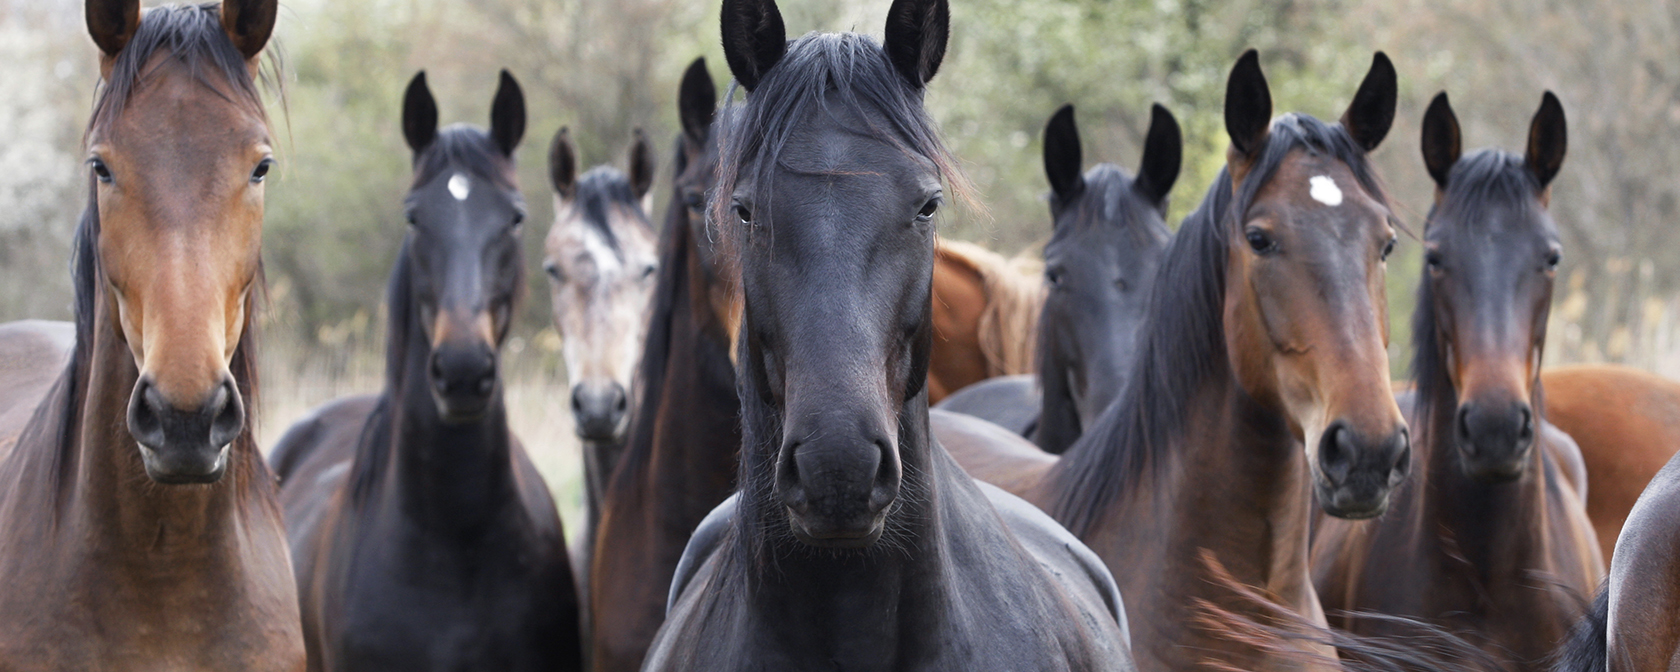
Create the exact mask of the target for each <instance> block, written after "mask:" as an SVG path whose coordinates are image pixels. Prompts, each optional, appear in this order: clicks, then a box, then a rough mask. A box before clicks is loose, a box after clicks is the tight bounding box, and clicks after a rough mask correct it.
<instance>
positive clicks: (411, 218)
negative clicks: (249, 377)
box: [271, 70, 582, 671]
mask: <svg viewBox="0 0 1680 672" xmlns="http://www.w3.org/2000/svg"><path fill="white" fill-rule="evenodd" d="M437 123H438V112H437V102H436V100H435V99H433V97H432V93H431V90H430V89H429V88H428V87H427V85H426V76H425V73H424V72H422V73H420V74H418V75H416V76H415V77H414V79H413V80H412V81H411V82H410V83H409V85H408V90H407V92H406V94H405V95H404V98H403V116H402V131H403V136H404V138H405V139H406V140H407V141H408V146H409V147H410V148H411V149H412V150H413V152H414V158H413V166H414V181H413V186H412V187H411V188H410V190H409V193H408V197H407V198H406V199H405V203H404V207H405V216H406V219H407V221H408V232H407V234H406V235H404V237H403V244H402V249H401V251H400V252H399V253H398V255H397V262H396V267H395V268H394V269H393V270H392V273H391V283H390V289H389V290H388V294H387V297H386V301H387V304H388V306H389V315H390V317H389V326H388V332H387V337H386V338H387V342H386V355H385V363H386V364H385V389H384V391H382V392H381V393H380V394H379V395H377V396H375V397H367V396H361V397H350V398H347V399H342V400H338V401H334V402H329V403H328V404H327V405H326V406H324V407H322V408H320V409H318V410H316V411H315V412H314V413H312V414H311V415H310V416H309V417H306V418H305V419H303V420H302V421H300V422H299V423H298V424H296V425H293V426H292V427H291V429H289V430H287V432H286V434H285V435H284V436H282V437H281V439H280V441H279V442H278V443H277V444H276V445H275V447H274V450H273V455H272V458H271V459H272V460H273V463H274V465H275V467H276V471H277V472H278V473H279V474H280V477H281V479H282V485H281V493H280V498H281V504H282V505H283V506H284V507H285V511H286V523H287V527H288V531H289V535H290V539H291V543H292V560H293V563H294V565H295V569H296V572H297V581H298V586H299V598H300V603H301V605H302V612H303V613H302V616H303V628H304V639H305V642H306V644H307V646H308V648H309V661H310V669H311V670H343V669H401V670H439V671H442V670H460V669H497V670H545V671H546V670H576V669H580V668H581V667H582V660H581V658H580V647H579V642H578V613H577V596H576V593H575V588H574V586H573V583H572V570H571V566H570V563H569V561H568V559H567V556H566V544H565V539H564V536H563V534H562V531H561V527H560V518H559V515H558V514H557V513H556V511H555V508H554V502H553V501H552V500H551V499H550V498H549V493H548V487H547V486H546V485H545V484H544V483H543V479H542V477H541V475H539V474H538V472H537V469H536V467H535V465H533V464H532V463H531V459H530V457H529V456H527V455H526V453H525V450H524V448H523V447H522V446H521V445H520V443H519V441H518V439H517V438H515V437H514V436H513V435H512V433H511V432H510V431H509V429H508V421H507V408H506V406H505V405H504V402H503V396H502V395H503V392H502V385H501V382H500V379H499V376H498V369H499V366H498V359H499V357H498V352H499V351H500V349H501V346H502V343H503V341H504V340H505V339H506V338H507V333H508V329H509V327H510V324H511V321H512V316H513V315H514V314H516V311H515V309H516V307H517V303H518V298H519V289H520V288H521V287H522V286H523V282H524V267H523V257H522V255H521V251H520V247H521V245H520V237H521V229H522V226H521V225H522V222H523V221H524V218H525V204H524V200H523V199H522V198H521V197H520V194H519V187H518V184H517V182H516V181H515V180H516V176H515V172H514V168H515V164H514V161H513V153H514V149H515V148H516V147H517V146H518V145H519V141H520V138H521V137H522V136H523V135H524V132H525V98H524V95H523V93H522V92H521V91H520V88H519V84H518V82H516V81H515V80H514V79H513V77H512V76H511V75H509V74H508V72H507V71H506V70H503V71H502V73H501V82H500V85H499V86H498V87H497V90H496V95H495V99H494V102H493V103H492V106H491V112H490V128H489V131H488V132H486V131H484V130H481V129H479V128H476V127H471V126H466V125H460V124H458V125H454V126H449V127H446V128H443V129H441V130H440V129H439V128H438V126H437Z"/></svg>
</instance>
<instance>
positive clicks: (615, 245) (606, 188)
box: [575, 166, 651, 252]
mask: <svg viewBox="0 0 1680 672" xmlns="http://www.w3.org/2000/svg"><path fill="white" fill-rule="evenodd" d="M576 188H577V191H576V192H575V193H576V194H577V203H578V205H579V206H580V209H581V211H582V213H583V217H582V219H583V221H584V225H585V226H588V227H589V228H590V229H593V230H594V231H595V233H597V234H600V236H601V240H604V241H606V243H607V247H608V248H609V249H611V250H612V251H613V252H618V251H619V241H618V234H617V233H616V232H614V231H613V228H612V219H611V218H610V216H609V215H610V212H609V208H610V207H611V206H613V205H618V206H622V207H624V208H628V209H629V210H630V211H632V212H635V213H636V214H637V215H638V218H637V221H638V222H641V223H642V224H644V225H646V224H648V221H647V213H644V212H642V206H641V203H640V202H638V201H637V199H636V196H635V194H633V193H631V191H630V178H628V177H626V176H625V175H624V171H621V170H619V169H617V168H614V167H612V166H596V167H594V168H590V169H589V171H588V172H586V173H584V174H583V175H581V176H579V177H578V179H577V187H576ZM650 228H651V227H650Z"/></svg>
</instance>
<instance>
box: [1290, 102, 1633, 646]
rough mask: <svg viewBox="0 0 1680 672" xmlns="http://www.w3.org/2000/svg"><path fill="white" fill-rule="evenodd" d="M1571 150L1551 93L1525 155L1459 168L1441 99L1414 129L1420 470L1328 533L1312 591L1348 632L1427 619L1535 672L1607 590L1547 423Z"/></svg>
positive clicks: (1328, 526) (1321, 540) (1414, 412)
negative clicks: (1417, 133) (1419, 172)
mask: <svg viewBox="0 0 1680 672" xmlns="http://www.w3.org/2000/svg"><path fill="white" fill-rule="evenodd" d="M1565 137H1566V136H1565V127H1564V115H1563V108H1562V107H1561V106H1560V105H1559V104H1558V101H1557V98H1555V97H1553V96H1552V94H1551V93H1550V92H1548V93H1546V95H1545V97H1544V98H1543V100H1542V102H1541V105H1540V111H1539V112H1538V113H1537V114H1535V116H1534V120H1533V123H1532V125H1531V127H1530V130H1529V136H1528V138H1529V139H1528V149H1527V154H1526V155H1523V156H1519V155H1516V154H1512V153H1508V152H1504V151H1500V150H1497V149H1487V150H1482V151H1479V152H1476V153H1473V154H1470V155H1468V156H1464V157H1462V158H1460V154H1461V149H1460V148H1461V141H1460V132H1459V126H1458V119H1457V118H1456V117H1455V116H1454V115H1453V111H1452V107H1451V106H1450V105H1449V104H1448V102H1447V94H1445V93H1442V94H1440V95H1438V96H1436V97H1435V100H1434V102H1433V103H1431V104H1430V106H1429V110H1428V112H1426V113H1425V115H1424V119H1423V143H1422V146H1423V158H1424V163H1425V164H1426V165H1427V166H1428V168H1429V174H1430V175H1431V176H1432V177H1434V179H1435V182H1436V185H1437V187H1438V188H1437V191H1436V203H1435V207H1434V208H1433V209H1431V211H1430V213H1429V218H1428V220H1427V224H1426V225H1425V230H1424V246H1425V255H1424V258H1425V265H1426V266H1427V269H1426V272H1425V273H1424V274H1423V278H1422V280H1421V282H1420V283H1419V287H1418V303H1417V312H1416V314H1415V315H1414V317H1413V319H1412V325H1413V326H1412V333H1413V335H1414V343H1415V344H1416V347H1417V353H1416V356H1415V358H1414V359H1413V370H1412V375H1413V378H1414V380H1415V381H1416V387H1415V390H1414V391H1412V392H1410V393H1408V395H1407V396H1410V397H1411V399H1410V402H1411V403H1409V404H1406V403H1403V406H1405V407H1407V410H1408V411H1409V416H1408V418H1409V421H1410V425H1411V427H1412V429H1413V437H1414V440H1413V442H1412V444H1413V446H1414V448H1415V449H1416V451H1417V453H1416V454H1417V460H1418V464H1419V466H1420V470H1421V473H1420V474H1418V476H1417V477H1416V478H1414V479H1412V480H1411V481H1410V482H1408V483H1406V484H1405V485H1403V486H1401V487H1400V488H1399V490H1397V491H1396V493H1395V496H1394V504H1393V505H1392V507H1391V510H1390V512H1389V514H1388V515H1386V516H1383V517H1382V518H1380V519H1378V520H1375V521H1370V522H1351V521H1342V520H1335V519H1326V520H1323V521H1320V526H1319V527H1318V529H1317V530H1316V532H1315V535H1314V540H1313V556H1312V567H1313V577H1314V583H1315V584H1316V586H1317V588H1318V593H1319V597H1320V599H1321V600H1322V602H1323V604H1324V608H1325V611H1327V612H1330V613H1331V614H1333V617H1332V622H1335V623H1336V624H1337V625H1338V626H1339V627H1341V628H1343V629H1345V630H1348V631H1350V632H1353V633H1355V634H1359V635H1403V634H1406V633H1407V632H1409V631H1411V626H1410V624H1405V625H1400V624H1397V623H1396V622H1394V621H1393V620H1391V619H1383V618H1361V617H1360V616H1361V614H1359V613H1352V612H1370V613H1376V614H1384V615H1393V616H1404V617H1407V618H1412V619H1421V620H1423V621H1425V622H1428V623H1432V624H1435V625H1437V626H1440V627H1443V628H1446V629H1448V630H1451V631H1453V632H1455V633H1460V634H1461V635H1465V636H1469V637H1473V638H1475V639H1476V640H1477V642H1478V643H1479V644H1480V645H1481V646H1482V647H1483V648H1484V650H1486V651H1487V652H1488V653H1489V654H1492V655H1495V656H1498V657H1502V658H1506V659H1507V660H1509V662H1510V667H1511V668H1512V669H1519V670H1538V669H1543V659H1544V658H1545V657H1546V655H1547V654H1549V653H1551V652H1552V651H1553V649H1555V648H1556V647H1557V645H1558V643H1559V642H1560V641H1561V640H1562V639H1563V636H1564V634H1565V633H1566V632H1568V630H1569V627H1570V625H1571V624H1572V623H1574V622H1575V620H1576V619H1577V618H1579V617H1580V615H1581V611H1582V606H1583V603H1584V597H1585V596H1586V595H1590V594H1591V593H1592V591H1593V589H1594V588H1595V587H1596V586H1597V585H1598V582H1599V580H1600V578H1601V577H1602V576H1603V573H1604V560H1603V558H1602V557H1601V556H1600V553H1599V550H1598V543H1597V539H1596V537H1595V536H1594V534H1593V529H1592V526H1591V524H1590V523H1589V521H1588V520H1587V516H1586V510H1585V508H1584V505H1583V503H1582V499H1581V496H1580V493H1579V486H1580V481H1581V480H1582V478H1583V477H1582V475H1581V474H1580V473H1579V472H1580V467H1579V464H1580V461H1581V458H1580V454H1579V452H1578V451H1577V449H1576V447H1575V444H1574V442H1573V441H1571V440H1570V439H1569V437H1568V436H1567V435H1565V434H1564V433H1563V432H1561V431H1558V429H1557V428H1555V427H1552V426H1551V425H1550V424H1548V423H1547V422H1546V416H1547V406H1546V405H1545V404H1543V403H1542V399H1543V396H1542V394H1541V388H1540V382H1539V364H1540V356H1539V355H1540V352H1541V350H1542V349H1543V347H1544V345H1545V327H1546V318H1547V316H1548V315H1549V314H1550V312H1551V298H1552V283H1553V281H1554V279H1555V277H1556V272H1557V263H1558V259H1559V256H1560V252H1561V247H1560V242H1559V240H1558V233H1557V227H1556V225H1554V224H1553V223H1552V220H1551V217H1549V216H1547V214H1546V205H1547V202H1548V198H1547V196H1548V193H1549V192H1548V185H1549V184H1550V183H1551V180H1552V178H1553V177H1554V176H1555V175H1557V172H1558V168H1559V167H1560V166H1561V165H1562V163H1563V156H1564V150H1565Z"/></svg>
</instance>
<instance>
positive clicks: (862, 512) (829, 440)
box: [776, 432, 900, 548]
mask: <svg viewBox="0 0 1680 672" xmlns="http://www.w3.org/2000/svg"><path fill="white" fill-rule="evenodd" d="M790 435H791V436H817V437H819V438H817V439H816V440H813V441H805V442H799V441H795V442H790V443H788V444H786V445H784V446H783V447H782V453H781V459H779V460H778V463H777V466H776V492H777V495H778V496H779V497H780V498H781V503H782V505H783V506H784V507H786V509H787V513H788V524H789V526H790V527H791V528H792V531H793V535H794V537H796V538H798V539H799V541H801V542H803V543H805V544H808V545H810V546H815V547H818V548H867V547H869V546H872V545H874V544H875V542H876V541H877V540H879V539H880V538H881V534H882V532H883V531H884V530H885V529H886V519H887V512H888V508H889V507H890V506H891V505H892V503H893V502H894V501H896V500H897V498H898V489H899V483H900V475H899V472H900V467H899V462H898V456H897V452H896V451H895V450H894V449H893V447H892V445H891V444H890V443H889V442H888V441H887V440H886V439H885V438H884V437H882V438H873V437H840V436H831V437H823V436H822V434H820V433H818V434H808V433H803V432H801V433H790ZM858 439H862V440H858Z"/></svg>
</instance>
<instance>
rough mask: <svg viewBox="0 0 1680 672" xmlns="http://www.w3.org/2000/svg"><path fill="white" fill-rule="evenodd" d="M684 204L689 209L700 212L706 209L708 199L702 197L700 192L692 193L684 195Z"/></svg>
mask: <svg viewBox="0 0 1680 672" xmlns="http://www.w3.org/2000/svg"><path fill="white" fill-rule="evenodd" d="M683 203H684V204H686V205H687V206H688V209H690V210H693V211H695V212H699V211H700V209H701V208H704V207H706V198H705V197H704V196H701V195H700V193H699V192H694V191H691V192H688V193H687V194H684V195H683Z"/></svg>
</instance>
